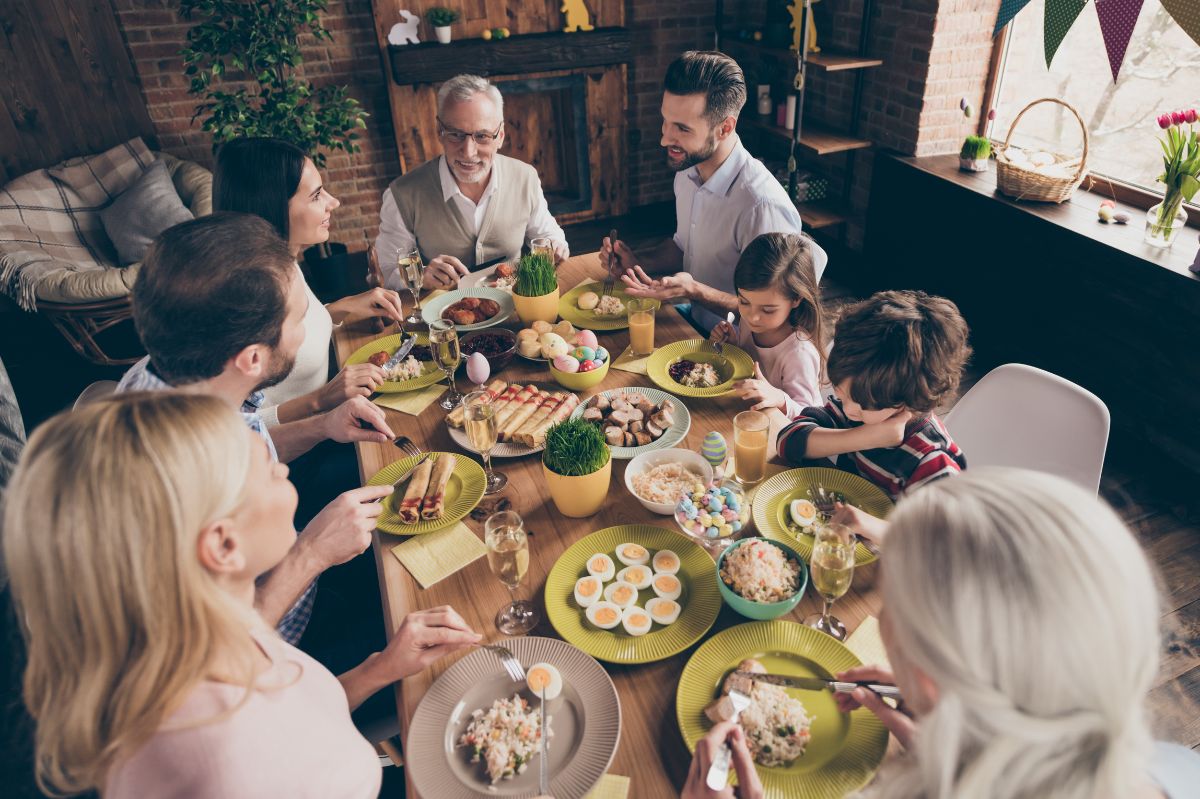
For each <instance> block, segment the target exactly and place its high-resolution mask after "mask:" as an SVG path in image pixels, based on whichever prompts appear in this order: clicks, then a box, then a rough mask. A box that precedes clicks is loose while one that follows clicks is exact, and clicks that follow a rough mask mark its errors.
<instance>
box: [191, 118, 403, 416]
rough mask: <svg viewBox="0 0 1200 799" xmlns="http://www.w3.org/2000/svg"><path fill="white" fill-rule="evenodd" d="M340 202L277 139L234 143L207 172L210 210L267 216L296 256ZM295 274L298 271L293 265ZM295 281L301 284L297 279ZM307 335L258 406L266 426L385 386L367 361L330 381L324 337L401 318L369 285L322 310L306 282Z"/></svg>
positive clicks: (388, 296) (393, 299)
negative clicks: (368, 321)
mask: <svg viewBox="0 0 1200 799" xmlns="http://www.w3.org/2000/svg"><path fill="white" fill-rule="evenodd" d="M339 205H341V203H340V202H339V201H338V200H337V198H336V197H334V196H333V195H331V194H330V193H329V192H327V191H326V190H325V187H324V185H323V184H322V182H321V174H320V173H319V172H318V171H317V167H316V165H315V164H313V162H312V159H311V158H309V157H308V156H307V155H305V154H304V151H303V150H301V149H300V148H299V147H297V146H295V145H294V144H291V143H289V142H285V141H280V140H278V139H236V140H234V141H231V142H228V143H227V144H225V145H223V146H222V147H221V149H220V151H219V152H218V153H217V164H216V168H215V170H214V173H213V210H214V211H241V212H243V213H250V214H256V215H258V216H261V217H262V218H263V219H266V220H267V221H268V222H270V223H271V224H272V225H274V226H275V228H276V229H277V230H278V231H279V234H280V235H281V236H282V237H283V239H284V240H285V241H286V242H287V243H288V246H289V247H290V248H291V250H292V255H293V256H294V257H296V258H297V259H298V258H299V257H300V253H302V252H303V251H304V250H305V249H306V248H307V247H311V246H313V245H314V244H322V243H324V242H325V241H327V240H328V239H329V219H330V215H331V214H332V213H333V211H334V210H335V209H336V208H337V207H338V206H339ZM296 271H297V273H298V274H301V272H300V266H299V263H297V265H296ZM300 279H301V281H303V280H304V278H303V275H302V274H301V278H300ZM304 291H305V293H306V294H307V295H308V311H307V312H306V313H305V316H304V328H305V338H304V344H303V345H302V346H301V348H300V351H299V353H298V354H297V356H296V363H295V366H294V367H293V368H292V371H291V373H290V374H289V375H288V376H287V378H286V379H284V380H283V381H282V382H280V383H279V384H278V385H276V386H272V387H271V388H268V389H266V390H265V391H264V392H263V393H264V394H265V395H266V398H267V403H266V405H265V406H264V407H263V409H262V416H263V419H264V420H265V421H266V422H267V424H268V425H275V424H278V423H280V422H290V421H294V420H296V419H302V418H304V417H306V416H311V415H312V414H315V413H321V412H323V411H327V410H330V409H332V408H334V407H336V406H337V405H339V404H340V403H341V402H343V401H344V400H346V399H348V398H350V397H354V396H367V395H368V394H370V393H371V392H372V391H374V390H375V389H376V388H378V387H379V384H380V383H382V382H383V371H382V370H381V369H380V368H379V367H378V366H374V365H373V364H359V365H356V366H347V367H346V368H345V369H343V370H342V371H341V372H339V373H338V375H337V376H336V377H335V378H334V379H333V380H331V381H329V382H326V378H327V377H328V375H329V339H330V336H331V335H332V334H333V327H334V325H340V324H341V323H342V322H343V321H345V320H346V319H347V318H348V317H351V316H359V317H362V316H384V317H387V318H389V319H394V320H396V321H400V320H401V319H403V318H404V309H403V308H402V307H401V304H400V296H399V295H398V294H397V293H396V292H394V291H391V290H388V289H383V288H374V289H371V290H370V291H366V292H363V293H362V294H354V295H352V296H349V297H343V298H342V299H340V300H336V301H335V302H331V303H329V304H328V305H324V306H322V305H321V302H320V300H318V299H317V298H316V295H314V294H313V292H312V289H310V288H309V287H308V284H307V283H305V284H304Z"/></svg>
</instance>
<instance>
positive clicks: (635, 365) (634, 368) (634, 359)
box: [612, 347, 650, 375]
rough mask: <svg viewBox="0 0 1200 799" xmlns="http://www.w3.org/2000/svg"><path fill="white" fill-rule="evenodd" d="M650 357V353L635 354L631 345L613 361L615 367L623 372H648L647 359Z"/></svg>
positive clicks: (637, 373) (639, 373)
mask: <svg viewBox="0 0 1200 799" xmlns="http://www.w3.org/2000/svg"><path fill="white" fill-rule="evenodd" d="M649 359H650V356H649V355H634V354H633V352H631V351H630V348H629V347H626V348H625V351H624V352H622V353H621V354H620V356H618V357H617V359H616V360H615V361H613V364H612V365H613V368H614V369H620V370H621V371H623V372H633V373H634V374H635V375H644V374H646V361H648V360H649Z"/></svg>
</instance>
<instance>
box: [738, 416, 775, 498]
mask: <svg viewBox="0 0 1200 799" xmlns="http://www.w3.org/2000/svg"><path fill="white" fill-rule="evenodd" d="M769 427H770V422H769V420H768V419H767V416H766V414H764V413H759V412H758V411H743V412H741V413H739V414H738V415H737V416H735V417H733V474H734V476H735V477H736V478H737V480H738V482H739V483H742V484H743V485H751V484H754V483H757V482H759V481H761V480H762V479H763V478H764V477H765V476H766V474H767V441H768V438H769V435H770V430H769Z"/></svg>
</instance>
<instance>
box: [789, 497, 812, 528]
mask: <svg viewBox="0 0 1200 799" xmlns="http://www.w3.org/2000/svg"><path fill="white" fill-rule="evenodd" d="M788 512H789V513H790V514H791V516H792V521H794V522H795V523H796V524H798V525H800V526H801V527H812V526H813V525H814V524H816V523H817V506H816V505H814V504H812V502H810V501H809V500H807V499H797V500H793V501H792V504H791V506H790V507H789V508H788Z"/></svg>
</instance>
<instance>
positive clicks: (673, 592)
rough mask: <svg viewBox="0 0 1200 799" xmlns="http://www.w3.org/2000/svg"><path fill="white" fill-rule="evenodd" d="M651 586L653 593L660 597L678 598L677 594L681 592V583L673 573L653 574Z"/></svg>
mask: <svg viewBox="0 0 1200 799" xmlns="http://www.w3.org/2000/svg"><path fill="white" fill-rule="evenodd" d="M651 587H652V588H654V593H655V594H657V595H658V596H659V598H661V599H679V595H680V594H682V593H683V585H682V583H680V582H679V578H678V577H676V576H675V575H673V574H656V575H654V582H652V583H651Z"/></svg>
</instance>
